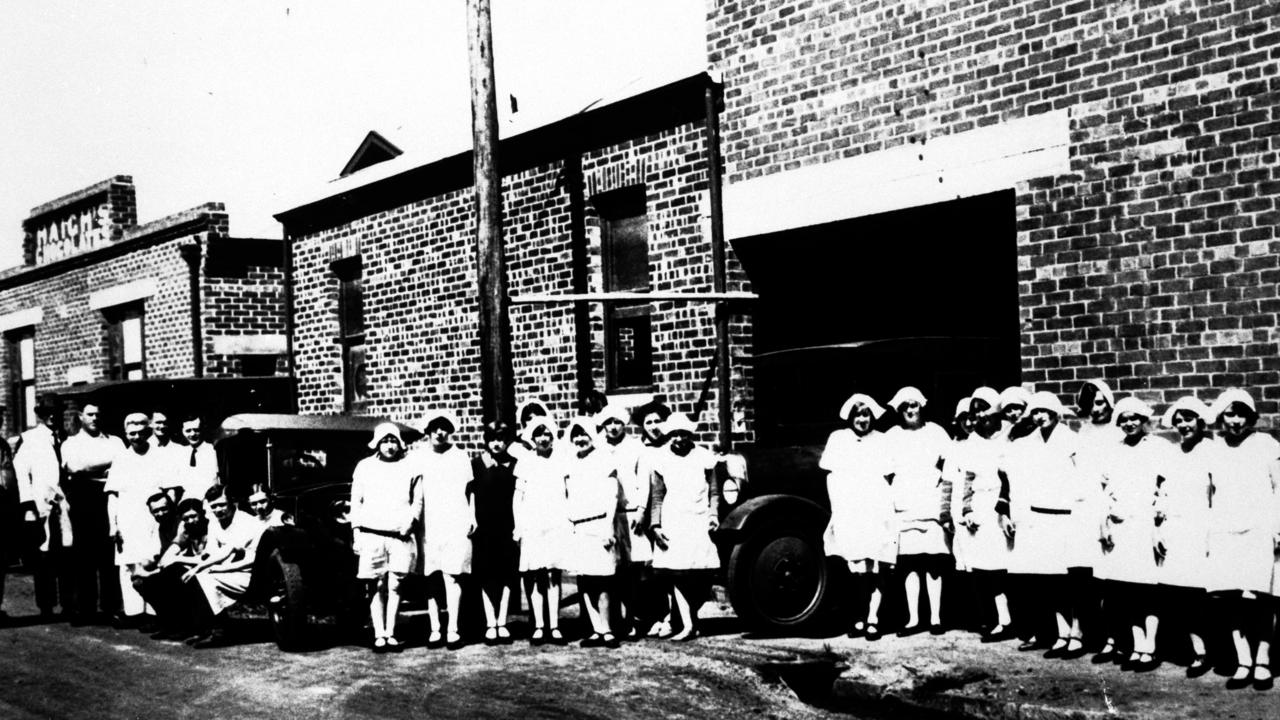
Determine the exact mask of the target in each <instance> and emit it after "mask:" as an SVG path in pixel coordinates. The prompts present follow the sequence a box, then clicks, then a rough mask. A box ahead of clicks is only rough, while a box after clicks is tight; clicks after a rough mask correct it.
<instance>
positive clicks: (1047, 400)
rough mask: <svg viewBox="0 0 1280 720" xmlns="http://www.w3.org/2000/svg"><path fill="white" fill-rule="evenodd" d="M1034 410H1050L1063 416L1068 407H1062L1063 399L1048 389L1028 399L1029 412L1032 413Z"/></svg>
mask: <svg viewBox="0 0 1280 720" xmlns="http://www.w3.org/2000/svg"><path fill="white" fill-rule="evenodd" d="M1033 410H1048V411H1049V412H1051V413H1053V414H1055V415H1057V416H1058V417H1062V416H1063V415H1065V414H1066V412H1067V411H1066V408H1064V407H1062V401H1061V400H1059V399H1058V396H1057V395H1055V394H1053V393H1051V392H1048V391H1047V390H1041V391H1040V392H1038V393H1036V394H1035V395H1032V396H1031V399H1030V400H1029V401H1027V414H1028V415H1030V414H1031V411H1033Z"/></svg>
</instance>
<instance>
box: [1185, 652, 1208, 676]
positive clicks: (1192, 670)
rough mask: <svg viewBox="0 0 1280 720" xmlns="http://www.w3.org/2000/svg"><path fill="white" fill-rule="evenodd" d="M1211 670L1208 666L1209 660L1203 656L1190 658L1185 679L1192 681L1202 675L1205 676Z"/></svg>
mask: <svg viewBox="0 0 1280 720" xmlns="http://www.w3.org/2000/svg"><path fill="white" fill-rule="evenodd" d="M1212 669H1213V668H1212V667H1211V666H1210V665H1209V660H1208V658H1206V657H1205V656H1204V655H1197V656H1195V657H1193V658H1191V663H1190V664H1189V665H1187V677H1188V678H1191V679H1194V678H1198V677H1200V676H1202V675H1207V674H1208V673H1209V671H1210V670H1212Z"/></svg>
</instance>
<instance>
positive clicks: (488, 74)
mask: <svg viewBox="0 0 1280 720" xmlns="http://www.w3.org/2000/svg"><path fill="white" fill-rule="evenodd" d="M467 50H468V56H469V57H470V64H471V129H472V135H473V137H474V146H475V149H474V152H473V158H474V159H473V164H472V167H473V169H474V172H475V192H476V267H477V277H478V279H479V291H480V327H479V330H480V374H481V378H480V397H481V404H482V408H483V412H484V417H485V418H486V419H491V420H498V419H501V420H507V421H508V422H511V421H513V420H514V415H515V388H514V387H513V385H514V383H513V382H512V375H513V373H512V369H511V320H510V318H509V317H508V313H507V306H508V302H509V301H508V299H507V267H506V260H505V259H504V257H503V243H502V176H501V175H500V174H499V171H498V156H497V151H498V107H497V98H496V93H495V91H494V84H493V30H492V26H491V23H490V14H489V0H467Z"/></svg>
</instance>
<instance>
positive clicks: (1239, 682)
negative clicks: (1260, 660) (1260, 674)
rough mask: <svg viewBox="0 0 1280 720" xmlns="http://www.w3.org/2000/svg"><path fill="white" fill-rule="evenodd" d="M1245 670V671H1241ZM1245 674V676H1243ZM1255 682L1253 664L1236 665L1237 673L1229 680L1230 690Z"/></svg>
mask: <svg viewBox="0 0 1280 720" xmlns="http://www.w3.org/2000/svg"><path fill="white" fill-rule="evenodd" d="M1242 670H1243V671H1244V672H1243V673H1242V672H1241V671H1242ZM1241 675H1243V676H1244V677H1241ZM1252 684H1253V666H1251V665H1239V666H1237V667H1236V674H1235V675H1233V676H1231V677H1230V678H1229V679H1228V680H1227V689H1228V690H1240V689H1242V688H1247V687H1249V686H1250V685H1252Z"/></svg>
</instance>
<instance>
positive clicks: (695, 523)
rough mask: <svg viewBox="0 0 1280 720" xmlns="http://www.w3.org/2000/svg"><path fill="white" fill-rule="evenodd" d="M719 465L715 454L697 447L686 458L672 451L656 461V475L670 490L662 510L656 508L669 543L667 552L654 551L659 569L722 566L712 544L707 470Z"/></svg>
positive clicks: (663, 501) (656, 514) (662, 530)
mask: <svg viewBox="0 0 1280 720" xmlns="http://www.w3.org/2000/svg"><path fill="white" fill-rule="evenodd" d="M715 465H716V458H715V455H713V454H712V453H711V452H710V451H708V450H705V449H703V448H701V447H697V446H694V448H693V449H692V450H691V451H689V454H688V455H685V456H684V457H680V456H679V455H676V454H675V453H673V452H671V451H670V449H668V450H667V451H666V452H662V453H660V454H657V455H655V457H654V458H653V472H654V474H656V475H657V476H658V477H660V478H661V482H662V485H663V487H664V488H665V491H666V492H665V494H664V495H663V497H662V507H661V509H660V510H659V509H658V508H654V509H653V510H654V513H655V517H654V519H653V522H654V524H657V525H661V532H662V534H663V535H665V536H666V537H667V541H668V542H667V547H666V549H665V550H664V549H663V548H661V547H657V546H655V547H654V549H653V567H654V569H655V570H658V569H661V570H712V569H715V568H718V567H720V556H719V555H718V554H717V553H716V546H715V543H713V542H712V541H711V520H712V519H713V518H714V517H715V515H714V513H713V512H712V509H711V500H712V496H711V493H710V487H709V483H708V482H707V471H709V470H712V469H714V468H715ZM655 482H656V480H655Z"/></svg>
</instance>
